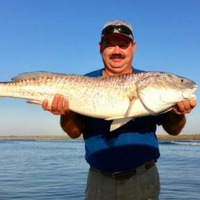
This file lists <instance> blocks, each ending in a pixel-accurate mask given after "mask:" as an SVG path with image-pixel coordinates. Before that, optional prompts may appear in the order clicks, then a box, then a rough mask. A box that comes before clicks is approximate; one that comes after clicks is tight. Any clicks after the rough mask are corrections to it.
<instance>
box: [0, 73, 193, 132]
mask: <svg viewBox="0 0 200 200" xmlns="http://www.w3.org/2000/svg"><path fill="white" fill-rule="evenodd" d="M196 89H197V85H196V83H195V82H193V81H191V80H189V79H186V78H183V77H180V76H177V75H175V74H169V73H164V72H142V73H137V74H126V75H117V76H110V77H98V78H92V77H86V76H80V75H66V74H56V73H50V72H33V73H24V74H21V75H19V76H17V77H15V78H13V79H12V81H11V82H1V83H0V97H11V98H23V99H27V100H28V102H30V103H36V104H42V102H43V100H44V99H47V100H48V101H49V103H50V104H51V102H52V100H53V97H54V95H55V94H62V95H63V96H64V97H65V98H66V99H68V101H69V109H70V110H72V111H74V112H77V113H80V114H82V115H86V116H90V117H95V118H103V119H106V120H113V123H112V125H111V130H115V129H117V128H119V127H120V126H122V125H123V124H125V123H127V122H128V121H129V120H131V119H132V118H135V117H141V116H147V115H158V114H159V113H163V112H166V111H168V110H170V109H171V108H172V106H174V105H175V104H176V103H177V102H180V101H184V100H190V99H195V98H196V96H195V95H194V94H193V93H194V92H195V91H196Z"/></svg>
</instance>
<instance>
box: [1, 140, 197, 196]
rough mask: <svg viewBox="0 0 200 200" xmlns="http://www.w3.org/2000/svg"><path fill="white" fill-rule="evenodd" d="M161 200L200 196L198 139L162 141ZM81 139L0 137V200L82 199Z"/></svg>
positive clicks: (84, 170) (85, 167) (84, 166)
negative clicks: (7, 139) (39, 139)
mask: <svg viewBox="0 0 200 200" xmlns="http://www.w3.org/2000/svg"><path fill="white" fill-rule="evenodd" d="M160 151H161V158H160V159H159V161H158V168H159V171H160V177H161V186H162V191H161V196H160V199H161V200H166V199H169V200H173V199H176V200H186V199H187V200H188V199H192V200H200V141H178V142H173V141H169V142H166V141H165V142H163V141H161V144H160ZM84 154H85V150H84V142H83V141H81V140H67V141H0V200H10V199H20V200H40V199H42V200H43V199H48V200H51V199H54V200H55V199H56V200H62V199H63V200H64V199H65V200H82V199H84V190H85V184H86V179H87V171H88V164H87V163H86V161H85V160H84Z"/></svg>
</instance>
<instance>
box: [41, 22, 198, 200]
mask: <svg viewBox="0 0 200 200" xmlns="http://www.w3.org/2000/svg"><path fill="white" fill-rule="evenodd" d="M99 48H100V53H101V56H102V59H103V63H104V68H103V69H99V70H96V71H93V72H91V73H88V74H86V76H89V77H101V76H105V77H106V76H113V75H120V74H132V73H133V74H137V73H140V72H141V70H139V69H136V68H133V66H132V62H133V57H134V54H135V51H136V42H135V40H134V35H133V28H132V26H131V25H130V24H129V23H127V22H124V21H119V20H116V21H111V22H108V23H106V24H105V26H104V27H103V30H102V34H101V41H100V43H99ZM78 92H79V91H77V93H78ZM130 99H131V97H130ZM131 101H132V99H131ZM85 103H86V104H87V102H85ZM151 103H154V102H151ZM155 104H156V103H155ZM69 105H70V101H69V102H68V99H65V98H64V96H63V95H59V94H57V95H55V97H54V100H53V102H52V103H51V104H50V103H49V102H48V101H47V100H45V101H43V105H42V106H43V109H44V110H48V111H50V112H52V113H53V114H55V115H61V120H60V121H61V127H62V128H63V130H64V131H65V132H66V133H67V134H68V135H69V136H70V137H71V138H77V137H79V136H80V135H81V134H83V138H84V141H85V147H86V148H85V149H86V156H85V158H86V161H87V162H88V163H89V165H90V169H89V175H88V182H87V188H86V193H85V199H86V200H121V199H126V200H133V199H135V200H139V199H144V200H147V199H148V200H156V199H159V193H160V182H159V174H158V170H157V167H156V161H157V159H158V158H159V156H160V153H159V146H158V140H157V137H156V135H155V132H156V127H157V125H162V127H163V128H164V130H165V131H166V132H167V133H169V134H170V135H178V134H179V133H180V132H181V130H182V129H183V127H184V126H185V123H186V117H185V114H187V113H190V112H191V111H192V109H193V108H194V107H195V106H196V101H195V100H189V101H183V102H178V103H177V104H176V105H175V106H174V107H173V109H172V110H170V111H167V112H165V113H163V114H160V115H156V116H144V117H139V118H135V119H133V120H130V119H129V121H128V122H127V123H126V124H125V125H123V126H121V127H120V128H118V129H116V130H114V131H112V132H110V125H111V123H112V120H104V119H99V118H92V117H88V116H84V115H80V114H77V113H75V112H72V111H71V110H69ZM131 106H132V109H133V110H134V104H133V105H131ZM135 109H136V107H135Z"/></svg>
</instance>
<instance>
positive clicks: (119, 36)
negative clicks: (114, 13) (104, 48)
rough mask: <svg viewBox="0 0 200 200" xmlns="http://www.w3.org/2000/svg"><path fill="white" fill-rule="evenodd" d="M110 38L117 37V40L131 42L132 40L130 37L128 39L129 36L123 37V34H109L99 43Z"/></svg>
mask: <svg viewBox="0 0 200 200" xmlns="http://www.w3.org/2000/svg"><path fill="white" fill-rule="evenodd" d="M112 37H118V38H120V39H123V40H125V41H133V39H132V38H131V37H129V36H127V35H125V34H122V33H109V34H106V35H104V36H103V37H102V38H101V41H103V40H107V39H110V38H112Z"/></svg>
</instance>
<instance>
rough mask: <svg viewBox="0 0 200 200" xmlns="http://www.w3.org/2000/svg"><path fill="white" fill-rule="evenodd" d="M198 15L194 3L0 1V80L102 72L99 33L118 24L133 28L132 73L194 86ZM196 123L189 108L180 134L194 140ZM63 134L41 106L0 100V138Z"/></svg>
mask: <svg viewBox="0 0 200 200" xmlns="http://www.w3.org/2000/svg"><path fill="white" fill-rule="evenodd" d="M199 10H200V1H199V0H123V1H120V0H119V1H114V0H106V1H100V0H96V1H94V0H73V1H72V0H9V1H8V0H0V71H1V72H0V81H10V80H11V78H12V77H14V76H16V75H18V74H20V73H23V72H32V71H41V70H42V71H51V72H61V73H67V74H85V73H87V72H90V71H93V70H96V69H99V68H102V67H103V63H102V59H101V56H100V53H99V49H98V43H99V40H100V34H101V31H102V27H103V26H104V24H105V23H106V22H108V21H110V20H116V19H120V20H125V21H127V22H129V23H131V24H132V26H133V28H134V36H135V40H136V42H137V50H136V54H135V57H134V62H133V66H134V67H135V68H139V69H142V70H151V71H164V72H171V73H175V74H177V75H181V76H184V77H187V78H190V79H192V80H193V81H195V82H196V83H197V84H198V86H199V85H200V61H199V58H200V12H199ZM196 95H197V98H198V99H199V97H200V92H199V90H198V91H197V92H196ZM199 118H200V106H199V105H197V107H196V108H195V109H194V110H193V112H192V113H191V114H188V115H187V124H186V126H185V128H184V129H183V131H182V134H200V124H199V122H200V120H199ZM158 133H159V134H163V133H165V132H164V130H162V129H160V128H159V130H158ZM64 134H65V133H64V132H63V131H62V129H61V128H60V125H59V116H54V115H52V114H51V113H49V112H45V111H43V109H42V108H41V106H36V105H30V104H27V103H26V101H25V100H20V99H9V98H1V99H0V136H2V135H64Z"/></svg>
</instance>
